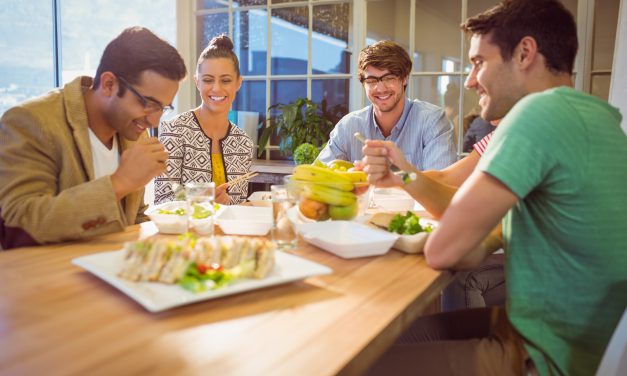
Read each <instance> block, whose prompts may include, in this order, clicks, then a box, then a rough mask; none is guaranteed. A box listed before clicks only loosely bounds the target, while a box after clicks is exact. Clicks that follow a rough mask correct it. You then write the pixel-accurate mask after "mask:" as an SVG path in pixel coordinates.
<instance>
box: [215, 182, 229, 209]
mask: <svg viewBox="0 0 627 376" xmlns="http://www.w3.org/2000/svg"><path fill="white" fill-rule="evenodd" d="M228 187H229V183H224V184H220V185H219V186H217V187H216V198H215V201H216V202H217V203H218V204H222V205H228V203H229V202H230V200H231V196H229V194H228V192H227V191H226V190H227V188H228Z"/></svg>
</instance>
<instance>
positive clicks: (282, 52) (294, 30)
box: [271, 7, 309, 75]
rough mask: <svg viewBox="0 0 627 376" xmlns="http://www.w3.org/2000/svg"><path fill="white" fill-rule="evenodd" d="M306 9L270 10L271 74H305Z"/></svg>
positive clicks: (306, 54)
mask: <svg viewBox="0 0 627 376" xmlns="http://www.w3.org/2000/svg"><path fill="white" fill-rule="evenodd" d="M308 15H309V10H308V8H307V7H297V8H281V9H273V10H272V26H271V33H272V34H271V37H272V49H271V51H272V55H271V56H272V74H273V75H274V74H307V60H308V43H307V39H308V27H309V26H308V25H309V18H308V17H309V16H308Z"/></svg>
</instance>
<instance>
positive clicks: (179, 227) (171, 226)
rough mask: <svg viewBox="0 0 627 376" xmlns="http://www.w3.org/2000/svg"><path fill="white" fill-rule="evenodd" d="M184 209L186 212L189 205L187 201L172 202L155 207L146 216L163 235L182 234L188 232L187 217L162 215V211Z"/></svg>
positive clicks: (147, 211)
mask: <svg viewBox="0 0 627 376" xmlns="http://www.w3.org/2000/svg"><path fill="white" fill-rule="evenodd" d="M179 208H183V209H185V210H186V208H187V203H186V202H185V201H170V202H164V203H163V204H159V205H155V206H153V207H152V208H150V209H148V210H146V212H145V213H144V214H146V215H147V216H148V217H150V220H151V221H153V222H154V224H155V225H156V226H157V228H158V229H159V232H160V233H162V234H182V233H184V232H185V231H187V215H177V214H160V213H159V211H160V210H171V211H174V210H176V209H179Z"/></svg>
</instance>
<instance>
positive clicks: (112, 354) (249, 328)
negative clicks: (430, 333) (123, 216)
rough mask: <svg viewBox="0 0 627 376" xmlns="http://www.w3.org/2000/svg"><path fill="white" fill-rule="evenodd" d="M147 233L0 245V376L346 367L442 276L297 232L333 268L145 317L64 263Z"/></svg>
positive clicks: (409, 313)
mask: <svg viewBox="0 0 627 376" xmlns="http://www.w3.org/2000/svg"><path fill="white" fill-rule="evenodd" d="M155 231H156V229H155V228H154V226H153V225H152V224H151V223H146V224H143V225H142V226H133V227H131V228H129V229H127V230H126V231H124V232H121V233H116V234H111V235H107V236H103V237H100V238H96V239H92V240H89V241H83V242H72V243H64V244H56V245H49V246H42V247H32V248H21V249H16V250H11V251H7V252H0V349H1V350H0V374H11V375H35V374H46V375H50V374H81V375H84V374H90V375H134V374H151V375H172V374H204V375H207V374H217V375H334V374H347V375H357V374H360V373H362V372H363V371H364V370H366V369H367V368H368V367H369V366H370V365H371V364H372V363H373V362H374V361H375V360H376V359H377V357H378V356H380V355H381V354H382V353H383V352H384V351H385V350H386V349H387V348H388V347H389V346H390V345H391V344H392V343H393V341H394V339H395V337H396V336H397V335H398V334H400V333H401V332H402V330H403V329H404V328H406V327H407V326H408V325H409V324H410V323H411V321H413V319H415V318H416V317H418V316H419V315H420V313H421V312H422V311H423V310H424V309H425V307H426V306H427V305H429V303H430V302H431V301H432V300H433V299H434V298H435V297H436V296H438V294H439V292H440V291H441V290H442V289H443V288H444V287H445V286H446V284H447V283H448V282H449V281H450V279H451V275H450V273H448V272H439V271H434V270H432V269H430V268H429V267H428V266H427V265H426V264H425V260H424V258H423V257H422V256H421V255H407V254H405V253H402V252H398V251H395V250H392V251H390V252H388V253H387V254H386V255H384V256H378V257H368V258H360V259H352V260H344V259H341V258H339V257H336V256H334V255H332V254H330V253H327V252H325V251H322V250H320V249H318V248H316V247H314V246H312V245H308V244H306V243H305V242H303V241H302V239H301V240H300V243H299V245H300V247H299V249H297V250H296V251H295V252H294V253H295V254H296V255H298V256H302V257H304V258H307V259H310V260H312V261H315V262H318V263H320V264H323V265H326V266H328V267H330V268H331V269H333V273H332V274H330V275H327V276H320V277H311V278H308V279H305V280H303V281H299V282H294V283H288V284H284V285H280V286H275V287H269V288H265V289H262V290H255V291H251V292H247V293H242V294H238V295H232V296H228V297H224V298H220V299H215V300H208V301H205V302H201V303H195V304H192V305H188V306H183V307H179V308H174V309H171V310H168V311H164V312H161V313H150V312H148V311H146V310H145V309H144V308H142V307H141V306H140V305H138V304H137V303H135V302H134V301H133V300H131V299H130V298H128V297H127V296H125V295H124V294H122V293H121V292H120V291H118V290H117V289H115V288H114V287H112V286H110V285H108V284H107V283H105V282H103V281H102V280H100V279H98V278H97V277H95V276H93V275H91V274H90V273H88V272H86V271H84V270H83V269H81V268H79V267H77V266H74V265H72V264H71V260H72V259H73V258H75V257H78V256H82V255H86V254H91V253H95V252H102V251H110V250H116V249H120V248H121V246H122V244H123V242H125V241H129V240H135V239H137V238H138V237H145V236H148V235H150V234H153V233H154V232H155Z"/></svg>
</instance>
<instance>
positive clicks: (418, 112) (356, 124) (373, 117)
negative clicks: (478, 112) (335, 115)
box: [318, 41, 456, 170]
mask: <svg viewBox="0 0 627 376" xmlns="http://www.w3.org/2000/svg"><path fill="white" fill-rule="evenodd" d="M358 64H359V67H358V74H359V80H360V81H361V83H362V84H363V85H364V89H365V90H366V96H367V97H368V99H369V100H370V102H371V103H372V105H370V106H368V107H366V108H363V109H361V110H358V111H354V112H351V113H350V114H348V115H346V116H344V117H343V118H342V120H340V121H339V122H338V124H337V125H336V126H335V129H333V131H332V132H331V138H330V139H329V142H328V143H327V146H326V147H325V148H324V149H323V150H322V151H321V152H320V156H319V157H318V159H319V160H321V161H322V162H325V163H328V162H330V161H332V160H334V159H343V160H347V161H355V160H360V159H361V158H362V157H363V155H362V152H361V147H362V144H361V142H359V140H357V139H356V138H355V137H354V136H353V135H354V134H355V132H360V133H361V134H362V135H364V136H365V137H366V138H367V139H371V140H389V141H392V142H394V143H395V144H396V145H397V146H398V147H399V148H400V149H401V150H402V151H403V153H404V154H405V157H406V158H407V160H408V161H410V162H411V163H412V164H413V165H414V166H416V167H418V168H419V169H420V170H426V169H441V168H444V167H446V166H448V165H450V164H451V163H453V162H455V160H456V153H455V146H454V142H453V130H452V126H451V124H450V122H449V121H448V120H447V118H446V115H445V114H444V111H443V110H442V109H441V108H439V107H437V106H435V105H432V104H430V103H427V102H422V101H419V100H409V99H408V98H407V97H406V96H405V89H406V88H407V81H408V79H409V73H410V71H411V65H412V62H411V59H410V58H409V54H408V53H407V51H405V49H403V47H401V46H399V45H398V44H396V43H394V42H392V41H380V42H377V43H375V44H372V45H370V46H367V47H366V48H364V49H363V50H362V51H361V53H360V54H359V62H358Z"/></svg>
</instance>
